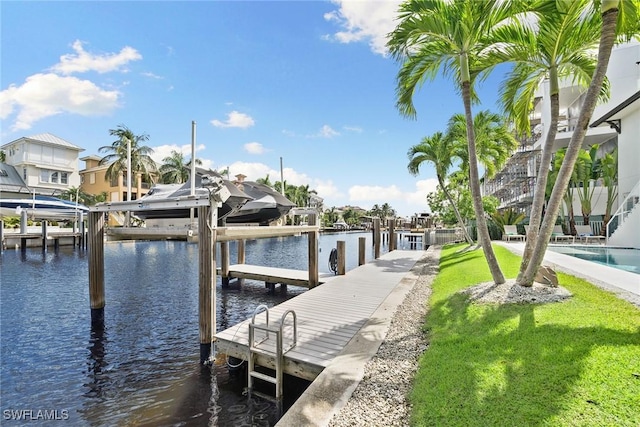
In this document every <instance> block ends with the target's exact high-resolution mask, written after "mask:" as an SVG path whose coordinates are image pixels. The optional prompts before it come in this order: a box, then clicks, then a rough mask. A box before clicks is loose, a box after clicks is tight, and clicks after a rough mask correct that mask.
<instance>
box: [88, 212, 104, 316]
mask: <svg viewBox="0 0 640 427" xmlns="http://www.w3.org/2000/svg"><path fill="white" fill-rule="evenodd" d="M88 245H89V302H90V304H91V324H92V325H97V326H99V325H100V324H103V323H104V306H105V298H104V214H103V213H102V212H89V238H88Z"/></svg>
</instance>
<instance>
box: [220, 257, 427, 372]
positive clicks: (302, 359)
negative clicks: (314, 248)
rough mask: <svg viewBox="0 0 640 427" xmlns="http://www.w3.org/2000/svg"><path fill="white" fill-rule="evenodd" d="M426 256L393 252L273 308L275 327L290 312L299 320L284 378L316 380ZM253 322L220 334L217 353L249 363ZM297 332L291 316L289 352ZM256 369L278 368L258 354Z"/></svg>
mask: <svg viewBox="0 0 640 427" xmlns="http://www.w3.org/2000/svg"><path fill="white" fill-rule="evenodd" d="M423 255H424V252H423V251H392V252H390V253H387V254H385V255H383V256H381V257H380V258H378V259H377V260H374V261H371V262H370V263H368V264H365V265H362V266H360V267H357V268H355V269H353V270H351V271H349V272H348V273H347V274H346V275H344V276H336V277H334V278H332V279H331V280H330V281H328V282H326V283H324V284H322V285H321V286H317V287H315V288H313V289H311V290H309V291H307V292H304V293H303V294H301V295H298V296H297V297H295V298H292V299H290V300H288V301H285V302H284V303H282V304H279V305H277V306H275V307H272V308H270V309H269V324H270V325H274V324H278V323H279V321H280V318H281V316H282V314H283V313H285V312H286V311H287V310H294V311H295V313H296V316H297V329H298V334H297V335H298V336H297V345H296V346H295V347H293V348H292V349H290V350H289V351H288V352H286V353H285V355H284V373H286V374H289V375H293V376H296V377H299V378H303V379H306V380H310V381H311V380H313V379H315V377H317V376H318V375H319V374H320V373H321V372H322V370H323V369H324V368H325V367H327V366H329V364H330V363H331V362H332V361H333V359H334V358H335V357H336V356H337V355H339V354H340V353H341V352H342V350H343V349H344V348H345V346H346V345H347V344H348V343H349V341H351V339H352V338H353V337H354V336H355V335H356V334H357V333H358V332H359V331H360V329H361V328H362V327H363V326H364V325H365V324H366V323H367V322H368V321H370V319H371V318H372V315H373V314H374V312H375V311H376V309H378V307H379V306H380V305H381V304H382V303H383V302H384V300H385V299H386V298H387V297H388V296H389V295H390V294H391V293H392V292H393V290H394V288H395V287H396V285H398V283H400V281H401V280H402V279H403V277H404V276H405V275H406V274H407V273H408V272H409V271H410V270H411V268H412V267H413V266H414V265H415V264H416V262H417V261H418V260H419V259H420V258H421V257H422V256H423ZM265 321H266V318H265V313H261V314H259V315H258V316H257V317H256V323H257V324H263V325H264V324H265ZM249 322H250V319H248V320H246V321H244V322H242V323H240V324H238V325H235V326H233V327H231V328H228V329H226V330H224V331H221V332H219V333H217V334H216V340H217V348H218V351H219V352H221V353H224V354H227V355H229V356H233V357H236V358H238V359H242V360H247V358H248V355H249V349H248V336H249V327H248V324H249ZM292 331H293V325H292V323H291V317H288V318H287V319H286V320H285V326H284V346H285V348H287V346H288V345H289V344H290V343H291V341H292ZM269 341H271V342H273V341H275V337H274V338H273V339H271V340H267V341H265V342H264V343H262V344H261V345H263V346H268V345H269ZM256 364H257V365H260V366H264V367H267V368H272V369H273V368H275V361H274V358H273V357H269V356H265V355H259V356H258V357H257V358H256Z"/></svg>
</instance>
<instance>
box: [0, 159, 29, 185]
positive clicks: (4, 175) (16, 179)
mask: <svg viewBox="0 0 640 427" xmlns="http://www.w3.org/2000/svg"><path fill="white" fill-rule="evenodd" d="M21 188H25V189H28V188H29V187H27V184H25V182H24V180H23V179H22V177H21V176H20V174H19V173H18V171H17V170H16V168H14V167H13V166H11V165H8V164H6V163H2V162H0V190H4V191H9V190H11V191H17V190H20V189H21Z"/></svg>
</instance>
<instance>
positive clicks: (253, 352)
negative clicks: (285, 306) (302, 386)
mask: <svg viewBox="0 0 640 427" xmlns="http://www.w3.org/2000/svg"><path fill="white" fill-rule="evenodd" d="M263 311H264V312H265V316H266V323H265V324H264V325H258V324H256V316H257V315H258V314H259V313H262V312H263ZM289 314H291V315H292V316H293V340H292V342H291V343H290V345H289V346H288V347H287V348H286V349H285V348H284V343H283V329H284V323H285V320H286V317H287V316H288V315H289ZM256 330H260V331H264V332H265V334H266V335H265V337H264V338H262V339H261V340H260V341H258V342H256V337H255V335H256V333H255V331H256ZM271 336H275V338H276V342H275V347H274V346H273V341H272V340H271V341H270V337H271ZM297 337H298V326H297V319H296V313H295V311H293V310H287V311H285V312H284V313H283V314H282V317H281V318H280V324H279V325H269V308H268V307H267V306H266V305H259V306H258V307H256V309H255V310H254V312H253V317H252V318H251V323H249V359H248V362H249V372H248V375H247V377H248V389H249V393H251V392H252V391H253V380H254V378H258V379H260V380H263V381H266V382H269V383H271V384H274V385H275V386H276V392H275V398H276V401H280V400H282V373H283V370H284V354H285V353H286V352H287V351H289V350H291V349H292V348H293V347H295V346H296V344H297V339H298V338H297ZM257 355H262V356H266V357H273V358H274V359H275V366H276V369H275V376H271V375H268V374H263V373H262V372H258V371H256V370H255V364H256V363H255V362H256V361H255V358H256V356H257Z"/></svg>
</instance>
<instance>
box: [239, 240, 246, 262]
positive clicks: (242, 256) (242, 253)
mask: <svg viewBox="0 0 640 427" xmlns="http://www.w3.org/2000/svg"><path fill="white" fill-rule="evenodd" d="M245 242H246V240H244V239H240V240H237V243H238V264H244V263H245V262H246V261H245V260H246V253H245V250H246V249H245Z"/></svg>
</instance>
